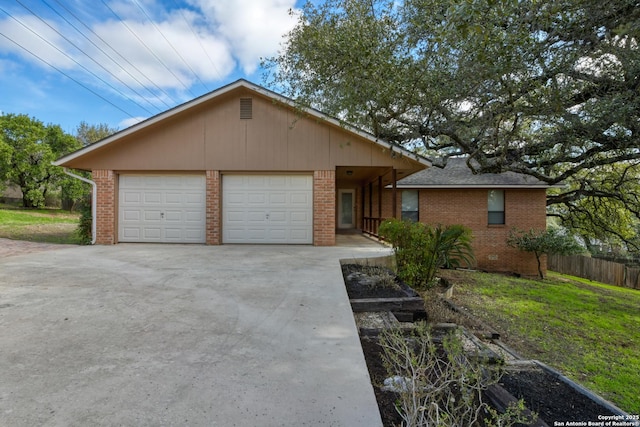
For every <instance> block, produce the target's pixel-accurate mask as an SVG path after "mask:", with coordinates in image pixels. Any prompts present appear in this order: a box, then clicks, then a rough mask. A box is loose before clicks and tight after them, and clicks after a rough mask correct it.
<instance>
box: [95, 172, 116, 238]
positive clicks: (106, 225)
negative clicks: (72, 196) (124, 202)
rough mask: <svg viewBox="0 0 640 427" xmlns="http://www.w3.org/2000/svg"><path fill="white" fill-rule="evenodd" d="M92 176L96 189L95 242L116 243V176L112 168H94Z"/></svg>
mask: <svg viewBox="0 0 640 427" xmlns="http://www.w3.org/2000/svg"><path fill="white" fill-rule="evenodd" d="M92 177H93V181H94V182H95V183H96V186H97V191H98V200H97V212H96V244H98V245H113V244H114V243H116V234H115V227H116V196H115V188H116V186H115V179H116V176H115V174H114V173H113V171H112V170H94V171H93V172H92Z"/></svg>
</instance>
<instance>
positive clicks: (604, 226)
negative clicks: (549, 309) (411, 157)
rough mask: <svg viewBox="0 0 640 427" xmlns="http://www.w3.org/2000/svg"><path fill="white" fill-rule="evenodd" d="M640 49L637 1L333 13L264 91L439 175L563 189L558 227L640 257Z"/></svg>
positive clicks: (293, 38)
mask: <svg viewBox="0 0 640 427" xmlns="http://www.w3.org/2000/svg"><path fill="white" fill-rule="evenodd" d="M639 41H640V1H639V0H612V1H606V2H603V1H601V0H404V1H402V2H398V1H389V0H327V1H325V2H324V3H322V4H320V5H314V4H312V3H307V4H306V6H305V7H304V9H303V12H302V13H301V15H300V16H299V21H298V24H297V26H296V27H295V28H294V29H293V30H292V31H291V32H290V33H289V34H288V37H287V38H286V41H285V43H284V45H283V47H282V49H281V52H280V53H279V54H278V56H276V57H274V58H271V59H269V60H267V61H265V65H266V66H267V68H268V70H269V74H268V75H267V77H266V82H267V84H269V85H271V86H273V87H275V88H277V89H278V90H280V91H283V92H284V93H285V94H286V95H288V96H290V97H292V98H295V99H297V100H298V101H299V102H300V103H301V104H302V105H305V106H312V107H316V108H319V109H321V110H323V111H325V112H327V113H329V114H332V115H334V116H336V117H338V118H340V119H343V120H345V121H348V122H350V123H353V124H356V125H359V126H361V127H363V128H365V129H367V130H368V131H370V132H371V133H373V134H374V135H376V136H378V137H380V138H384V139H386V140H388V141H390V142H392V143H396V144H399V145H403V146H405V147H409V148H413V149H415V150H416V151H417V152H420V153H421V154H423V155H425V156H427V157H430V158H431V159H432V160H433V161H434V162H435V163H439V162H442V161H446V158H447V157H448V156H454V155H461V154H464V155H467V156H468V157H469V159H473V160H474V161H475V162H473V163H471V162H469V167H471V168H472V169H473V170H474V171H475V172H478V173H482V172H498V173H499V172H504V171H514V172H519V173H524V174H528V175H532V176H535V177H537V178H538V179H540V180H542V181H544V182H546V183H548V184H551V185H556V184H562V185H564V187H563V188H561V189H559V190H556V191H554V192H552V193H551V194H550V195H549V198H548V205H549V207H550V210H549V211H550V213H551V214H552V215H554V216H557V217H558V218H560V219H561V220H562V221H563V224H564V225H566V226H568V227H570V228H572V229H574V230H576V231H579V232H580V233H581V234H582V235H583V236H584V237H585V238H587V239H589V238H599V239H602V238H604V237H608V238H613V239H616V240H618V241H622V242H625V243H626V244H627V245H630V247H631V248H635V249H639V248H640V239H638V221H639V219H640V200H639V199H638V194H639V193H640V183H639V182H638V178H639V177H640V139H639V131H640V114H639V112H640V86H639V85H640V50H639V46H638V43H639ZM613 211H615V214H611V215H608V214H607V212H613Z"/></svg>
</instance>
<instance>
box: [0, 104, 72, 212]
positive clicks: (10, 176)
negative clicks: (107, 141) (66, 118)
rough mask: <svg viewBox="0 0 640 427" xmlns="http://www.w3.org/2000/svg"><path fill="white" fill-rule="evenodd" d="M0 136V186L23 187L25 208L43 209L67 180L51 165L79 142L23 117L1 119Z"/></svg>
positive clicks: (55, 129) (32, 119)
mask: <svg viewBox="0 0 640 427" xmlns="http://www.w3.org/2000/svg"><path fill="white" fill-rule="evenodd" d="M0 135H2V136H1V138H0V182H5V181H7V182H11V183H14V184H16V185H17V186H19V187H20V189H21V190H22V194H23V206H24V207H42V206H44V202H45V199H46V197H47V192H49V191H52V190H55V189H57V188H58V187H59V186H60V185H61V184H62V181H63V179H64V175H63V172H62V169H61V168H59V167H57V166H53V165H52V164H51V162H53V161H54V160H55V159H56V158H58V157H59V156H61V155H63V154H66V153H68V152H70V151H72V150H74V149H76V148H78V147H79V144H78V142H77V141H76V140H75V138H73V137H72V136H70V135H67V134H65V133H64V132H63V131H62V129H61V128H60V126H57V125H46V126H45V125H44V124H43V123H42V122H40V121H39V120H36V119H35V118H31V117H29V116H27V115H24V114H19V115H16V114H3V115H0Z"/></svg>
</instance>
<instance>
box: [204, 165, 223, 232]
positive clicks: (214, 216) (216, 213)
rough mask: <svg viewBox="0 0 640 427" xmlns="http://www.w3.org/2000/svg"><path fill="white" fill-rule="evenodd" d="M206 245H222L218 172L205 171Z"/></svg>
mask: <svg viewBox="0 0 640 427" xmlns="http://www.w3.org/2000/svg"><path fill="white" fill-rule="evenodd" d="M206 197H207V225H206V227H207V230H206V233H207V236H206V237H207V244H208V245H219V244H221V243H222V239H221V237H220V236H221V234H220V232H221V228H220V216H221V215H220V213H221V212H220V209H221V206H220V171H212V170H209V171H207V196H206Z"/></svg>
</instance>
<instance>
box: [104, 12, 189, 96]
mask: <svg viewBox="0 0 640 427" xmlns="http://www.w3.org/2000/svg"><path fill="white" fill-rule="evenodd" d="M100 1H101V2H102V4H103V5H105V7H106V8H107V9H109V10H110V11H111V13H113V14H114V15H115V17H116V18H118V20H119V21H120V23H121V24H122V25H123V26H124V27H125V28H126V29H127V30H129V32H130V33H131V34H132V35H133V36H134V37H135V38H136V39H138V41H139V42H140V43H141V44H142V45H143V46H144V47H145V48H146V49H147V51H148V52H149V53H150V54H151V55H153V57H154V58H156V60H157V61H158V62H159V63H160V64H162V66H163V67H164V68H165V69H166V70H167V71H168V72H169V73H171V75H172V76H173V77H175V79H176V80H177V81H178V82H180V84H181V85H182V86H183V87H184V88H185V89H186V90H187V92H189V93H190V94H191V96H192V97H194V98H195V97H196V95H195V94H194V93H193V92H192V91H191V89H190V88H189V87H188V86H187V85H186V84H185V83H184V82H183V81H182V80H181V79H180V77H178V76H177V75H176V74H175V73H174V72H173V71H172V70H171V69H170V68H169V67H168V66H167V64H165V63H164V61H162V59H160V58H159V57H158V55H156V54H155V52H154V51H153V50H151V48H150V47H149V46H147V44H146V43H145V42H144V41H143V40H142V39H141V38H140V37H139V36H138V35H137V34H136V33H135V31H133V30H132V29H131V27H129V26H128V25H127V23H126V22H125V20H123V19H122V18H121V17H120V16H119V15H118V14H117V13H116V12H115V11H114V10H113V9H112V8H111V7H110V6H109V5H108V4H107V3H105V1H104V0H100Z"/></svg>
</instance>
